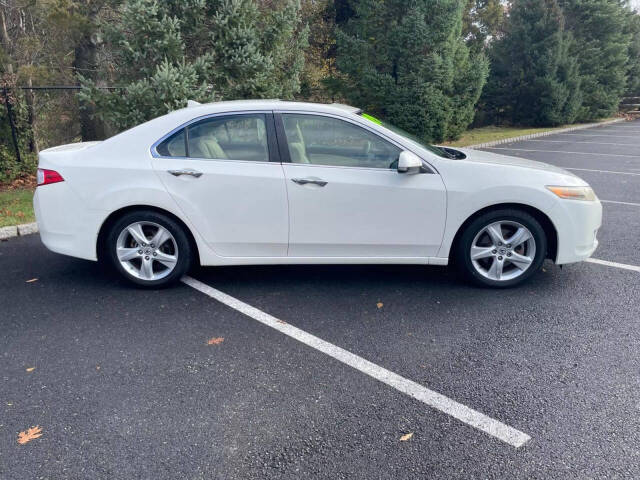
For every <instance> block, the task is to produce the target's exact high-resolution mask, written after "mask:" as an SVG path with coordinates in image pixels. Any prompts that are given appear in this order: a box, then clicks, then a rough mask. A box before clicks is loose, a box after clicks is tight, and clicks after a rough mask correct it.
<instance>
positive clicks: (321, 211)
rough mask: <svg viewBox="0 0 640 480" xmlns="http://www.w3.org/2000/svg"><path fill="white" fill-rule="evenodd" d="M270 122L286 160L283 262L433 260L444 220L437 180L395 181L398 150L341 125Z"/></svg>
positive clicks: (293, 116) (401, 177)
mask: <svg viewBox="0 0 640 480" xmlns="http://www.w3.org/2000/svg"><path fill="white" fill-rule="evenodd" d="M278 117H281V120H280V119H278V120H277V121H279V122H281V123H280V126H281V131H282V130H284V137H286V141H287V146H286V147H287V148H286V150H288V153H289V157H290V162H288V163H283V169H284V173H285V178H286V185H287V191H288V196H289V256H290V257H343V258H344V257H350V258H357V257H360V258H391V257H394V258H402V257H404V258H416V257H421V258H424V257H430V256H436V254H437V252H438V250H439V248H440V244H441V242H442V235H443V231H444V224H445V219H446V191H445V187H444V184H443V183H442V180H441V178H440V176H439V175H437V174H435V173H420V174H412V175H409V174H401V173H398V172H397V169H396V165H397V163H396V162H397V159H398V156H399V155H400V152H401V149H400V148H399V147H398V146H396V145H395V144H392V143H391V142H390V141H388V140H386V139H384V138H382V137H380V136H379V135H378V134H376V133H374V132H372V131H370V130H368V129H365V128H363V127H361V126H359V125H356V124H355V123H352V122H350V121H348V120H346V119H340V118H337V117H332V116H325V115H317V114H302V113H282V114H281V115H279V116H278ZM280 136H282V135H280ZM283 150H285V149H283ZM285 154H286V152H285Z"/></svg>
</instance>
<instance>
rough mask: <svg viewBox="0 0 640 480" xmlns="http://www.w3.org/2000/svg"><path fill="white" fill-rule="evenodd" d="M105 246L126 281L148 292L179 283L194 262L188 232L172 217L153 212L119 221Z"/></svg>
mask: <svg viewBox="0 0 640 480" xmlns="http://www.w3.org/2000/svg"><path fill="white" fill-rule="evenodd" d="M145 240H146V241H145ZM154 242H155V243H154ZM156 243H158V244H157V245H156ZM104 246H105V248H106V250H107V258H108V259H109V263H110V264H111V265H112V266H113V267H114V268H115V269H116V270H117V271H118V272H119V273H120V274H121V275H122V276H123V277H124V278H125V279H126V280H128V281H129V282H131V283H134V284H135V285H138V286H141V287H146V288H163V287H166V286H169V285H171V284H174V283H176V282H177V281H179V280H180V278H181V277H182V276H183V275H184V274H185V273H187V272H188V271H189V268H190V267H191V262H192V258H193V249H192V247H191V242H190V241H189V238H188V236H187V233H186V232H185V231H184V228H183V227H182V226H181V225H180V224H179V223H178V222H176V221H175V220H174V219H172V218H171V217H169V216H168V215H164V214H162V213H158V212H154V211H151V210H138V211H133V212H129V213H127V214H125V215H123V216H122V217H121V218H119V219H118V220H117V221H116V222H115V223H114V224H113V225H112V226H111V228H110V229H109V232H108V233H107V236H106V239H105V245H104Z"/></svg>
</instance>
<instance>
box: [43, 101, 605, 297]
mask: <svg viewBox="0 0 640 480" xmlns="http://www.w3.org/2000/svg"><path fill="white" fill-rule="evenodd" d="M34 204H35V212H36V217H37V220H38V228H39V230H40V236H41V238H42V241H43V242H44V244H45V245H46V246H47V247H48V248H49V249H50V250H52V251H54V252H58V253H62V254H66V255H71V256H74V257H79V258H84V259H88V260H99V259H105V260H107V261H108V262H110V263H111V264H112V265H113V266H114V267H115V269H116V270H118V271H119V272H120V273H121V274H122V275H123V276H124V277H126V278H127V279H128V280H130V281H131V282H133V283H135V284H138V285H142V286H147V287H159V286H164V285H167V284H170V283H171V282H174V281H176V280H178V279H180V278H181V277H182V276H183V275H184V274H185V273H186V272H187V271H188V270H189V268H190V266H191V265H193V264H195V263H198V264H200V265H256V264H348V263H351V264H353V263H379V264H382V263H386V264H422V265H447V264H449V263H452V264H455V265H456V266H457V267H458V268H459V269H460V270H461V271H462V272H463V274H464V275H465V276H466V277H468V278H469V279H470V280H471V281H474V282H476V283H477V284H480V285H484V286H491V287H510V286H514V285H516V284H519V283H521V282H523V281H525V280H526V279H528V278H530V277H531V276H532V275H534V274H535V273H536V272H537V271H538V270H539V269H540V267H541V264H542V262H543V261H544V260H545V258H549V259H551V260H552V261H554V262H555V263H556V264H560V265H562V264H566V263H572V262H578V261H581V260H584V259H586V258H587V257H589V256H590V255H591V254H592V253H593V251H594V250H595V249H596V247H597V245H598V241H597V239H596V234H597V231H598V228H599V227H600V224H601V219H602V206H601V204H600V202H599V201H598V199H597V197H596V196H595V194H594V192H593V190H592V189H591V188H590V187H589V185H588V184H587V183H586V182H584V181H583V180H581V179H580V178H578V177H577V176H575V175H573V174H572V173H569V172H567V171H565V170H562V169H560V168H557V167H554V166H551V165H547V164H544V163H540V162H534V161H529V160H524V159H520V158H513V157H507V156H501V155H494V154H491V153H486V152H482V151H477V150H464V149H453V148H449V147H436V146H432V145H428V144H425V143H423V142H422V141H420V140H419V139H417V138H414V137H412V136H411V135H410V134H408V133H406V132H403V131H402V130H399V129H398V128H395V127H393V126H391V125H387V124H386V123H384V122H382V121H380V120H378V119H376V118H375V117H372V116H370V115H367V114H364V113H363V112H362V111H360V110H359V109H357V108H353V107H349V106H346V105H337V104H333V105H320V104H310V103H297V102H284V101H278V100H260V101H253V100H250V101H233V102H219V103H211V104H206V105H200V104H197V103H196V102H189V106H188V107H187V108H184V109H181V110H177V111H174V112H171V113H169V114H167V115H164V116H162V117H159V118H156V119H154V120H151V121H149V122H146V123H144V124H142V125H139V126H137V127H135V128H132V129H130V130H128V131H125V132H123V133H120V134H118V135H116V136H114V137H112V138H109V139H108V140H105V141H103V142H88V143H74V144H70V145H63V146H59V147H55V148H50V149H47V150H44V151H42V152H41V153H40V158H39V169H38V188H37V189H36V194H35V198H34Z"/></svg>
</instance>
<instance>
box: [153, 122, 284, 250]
mask: <svg viewBox="0 0 640 480" xmlns="http://www.w3.org/2000/svg"><path fill="white" fill-rule="evenodd" d="M272 122H273V116H272V114H271V113H247V114H233V115H217V116H212V117H208V118H205V119H203V120H199V121H197V122H195V123H192V124H190V125H188V126H186V127H185V128H183V129H181V130H179V131H177V132H176V133H174V134H173V135H171V136H170V137H168V138H167V139H165V140H164V141H162V142H161V143H160V144H158V145H157V147H156V148H155V155H154V159H153V167H154V169H155V170H156V171H157V173H158V176H159V177H160V179H161V180H162V182H163V183H164V185H165V187H166V188H167V190H168V191H169V193H170V194H171V196H172V197H173V198H174V200H175V201H176V202H177V204H178V206H179V207H180V208H181V210H182V211H183V212H184V214H185V215H186V216H187V218H189V220H190V221H191V222H192V223H193V224H194V225H195V228H196V229H197V230H198V232H199V233H200V235H201V236H202V237H203V238H204V239H205V240H206V241H207V243H208V244H209V246H210V247H211V248H212V249H213V250H214V251H215V252H216V253H217V254H218V255H220V256H225V257H284V256H286V255H287V241H288V229H289V225H288V214H287V208H288V207H287V193H286V187H285V182H284V175H283V172H282V167H281V166H280V163H278V162H270V161H269V160H270V151H269V144H270V143H269V140H271V137H270V136H273V142H275V138H274V137H275V136H274V134H273V131H272V130H273V123H272ZM274 144H275V143H274ZM274 144H272V145H274ZM271 150H274V148H273V147H272V148H271Z"/></svg>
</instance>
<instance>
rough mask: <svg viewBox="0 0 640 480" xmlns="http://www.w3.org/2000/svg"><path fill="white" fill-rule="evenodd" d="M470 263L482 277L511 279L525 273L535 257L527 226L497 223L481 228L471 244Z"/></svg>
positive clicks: (500, 279) (534, 244) (515, 223)
mask: <svg viewBox="0 0 640 480" xmlns="http://www.w3.org/2000/svg"><path fill="white" fill-rule="evenodd" d="M470 256H471V263H472V264H473V267H474V268H475V270H476V271H477V272H478V273H479V274H480V275H482V276H483V277H485V278H488V279H490V280H494V281H507V280H513V279H514V278H517V277H519V276H520V275H522V274H523V273H524V272H526V271H527V270H528V269H529V267H531V264H532V263H533V261H534V258H535V256H536V241H535V239H534V238H533V235H532V234H531V232H530V231H529V229H528V228H527V227H525V226H524V225H522V224H521V223H518V222H514V221H506V220H505V221H498V222H493V223H490V224H489V225H487V226H485V227H484V228H482V229H481V230H480V231H479V232H478V234H477V235H476V236H475V238H474V239H473V242H471V251H470Z"/></svg>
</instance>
